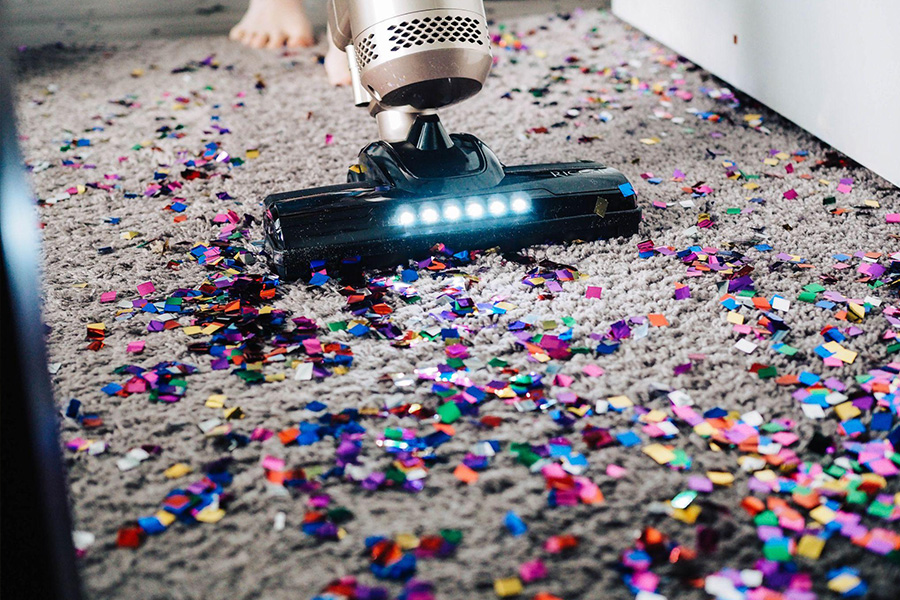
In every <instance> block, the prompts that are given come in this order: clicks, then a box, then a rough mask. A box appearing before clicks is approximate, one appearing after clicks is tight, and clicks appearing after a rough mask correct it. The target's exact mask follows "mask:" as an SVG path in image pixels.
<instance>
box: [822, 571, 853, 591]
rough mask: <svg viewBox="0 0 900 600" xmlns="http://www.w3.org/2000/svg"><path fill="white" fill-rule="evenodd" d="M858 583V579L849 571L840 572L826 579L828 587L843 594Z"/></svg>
mask: <svg viewBox="0 0 900 600" xmlns="http://www.w3.org/2000/svg"><path fill="white" fill-rule="evenodd" d="M859 584H860V579H859V577H857V576H856V575H851V574H850V573H841V574H840V575H838V576H837V577H835V578H834V579H831V580H829V581H828V589H829V590H831V591H832V592H837V593H839V594H843V593H844V592H849V591H850V590H852V589H853V588H855V587H856V586H858V585H859Z"/></svg>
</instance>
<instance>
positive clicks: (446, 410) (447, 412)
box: [437, 402, 462, 423]
mask: <svg viewBox="0 0 900 600" xmlns="http://www.w3.org/2000/svg"><path fill="white" fill-rule="evenodd" d="M437 414H438V415H440V417H441V422H443V423H453V422H454V421H456V420H457V419H459V418H460V417H461V416H462V413H461V412H460V410H459V407H458V406H457V405H456V403H455V402H447V403H446V404H441V405H440V406H439V407H438V409H437Z"/></svg>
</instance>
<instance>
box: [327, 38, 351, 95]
mask: <svg viewBox="0 0 900 600" xmlns="http://www.w3.org/2000/svg"><path fill="white" fill-rule="evenodd" d="M325 72H326V73H327V74H328V81H330V82H331V85H350V66H349V65H348V64H347V54H346V53H345V52H344V51H343V50H340V49H339V48H338V47H337V46H335V45H334V40H333V39H332V38H331V31H330V30H329V31H328V52H327V53H326V54H325Z"/></svg>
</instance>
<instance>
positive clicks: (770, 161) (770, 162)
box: [763, 158, 778, 167]
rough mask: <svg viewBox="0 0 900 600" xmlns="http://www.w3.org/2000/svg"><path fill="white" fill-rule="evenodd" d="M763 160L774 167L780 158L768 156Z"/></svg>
mask: <svg viewBox="0 0 900 600" xmlns="http://www.w3.org/2000/svg"><path fill="white" fill-rule="evenodd" d="M763 162H764V163H766V164H767V165H769V166H770V167H774V166H775V165H777V164H778V159H777V158H767V159H765V160H764V161H763Z"/></svg>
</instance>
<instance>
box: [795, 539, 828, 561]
mask: <svg viewBox="0 0 900 600" xmlns="http://www.w3.org/2000/svg"><path fill="white" fill-rule="evenodd" d="M824 547H825V540H823V539H822V538H820V537H817V536H815V535H804V536H803V537H802V538H800V541H799V542H798V543H797V554H798V555H800V556H805V557H806V558H811V559H813V560H818V558H819V556H820V555H821V554H822V549H823V548H824Z"/></svg>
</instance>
